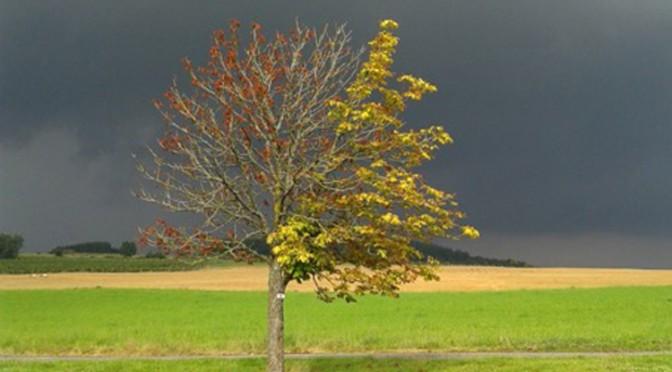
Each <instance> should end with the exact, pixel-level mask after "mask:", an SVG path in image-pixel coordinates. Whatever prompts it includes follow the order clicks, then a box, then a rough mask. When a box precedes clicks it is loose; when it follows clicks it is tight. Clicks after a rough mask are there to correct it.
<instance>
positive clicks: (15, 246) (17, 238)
mask: <svg viewBox="0 0 672 372" xmlns="http://www.w3.org/2000/svg"><path fill="white" fill-rule="evenodd" d="M22 246H23V237H22V236H21V235H18V234H0V259H10V258H17V257H19V250H21V247H22Z"/></svg>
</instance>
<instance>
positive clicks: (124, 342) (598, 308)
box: [0, 287, 672, 355]
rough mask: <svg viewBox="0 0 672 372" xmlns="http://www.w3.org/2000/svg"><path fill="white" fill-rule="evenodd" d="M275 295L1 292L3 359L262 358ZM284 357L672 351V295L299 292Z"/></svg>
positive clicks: (659, 290)
mask: <svg viewBox="0 0 672 372" xmlns="http://www.w3.org/2000/svg"><path fill="white" fill-rule="evenodd" d="M265 308H266V295H265V294H264V293H255V292H237V293H236V292H202V291H176V290H108V289H91V290H59V291H42V290H40V291H4V292H0V354H109V355H134V354H135V355H161V354H221V353H238V352H254V353H261V352H263V350H264V336H265V320H264V319H265ZM286 308H287V311H286V315H287V321H286V333H287V334H286V349H287V351H288V352H307V351H338V352H347V351H371V350H377V351H383V350H387V351H393V350H432V351H476V350H479V351H506V350H522V351H621V350H671V349H672V316H670V314H672V287H640V288H606V289H568V290H544V291H514V292H478V293H408V294H402V296H401V298H399V299H390V298H381V297H373V296H369V297H364V298H362V299H361V300H360V301H359V302H358V303H356V304H345V303H340V302H339V303H332V304H324V303H321V302H319V301H318V300H316V299H315V297H314V296H313V295H311V294H307V293H305V294H299V293H291V294H289V295H288V297H287V304H286Z"/></svg>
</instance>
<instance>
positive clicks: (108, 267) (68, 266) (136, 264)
mask: <svg viewBox="0 0 672 372" xmlns="http://www.w3.org/2000/svg"><path fill="white" fill-rule="evenodd" d="M204 264H205V263H204V262H198V263H192V262H187V261H179V260H174V259H159V258H144V257H122V256H120V255H104V254H73V255H65V256H63V257H56V256H53V255H47V254H39V255H38V254H27V255H21V256H19V258H17V259H12V260H0V274H37V273H60V272H142V271H186V270H195V269H199V268H201V267H203V266H204Z"/></svg>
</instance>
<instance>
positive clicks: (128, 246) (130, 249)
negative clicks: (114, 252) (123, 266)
mask: <svg viewBox="0 0 672 372" xmlns="http://www.w3.org/2000/svg"><path fill="white" fill-rule="evenodd" d="M119 253H120V254H121V255H122V256H124V257H132V256H135V254H136V253H138V247H137V246H136V245H135V243H134V242H123V243H121V247H119Z"/></svg>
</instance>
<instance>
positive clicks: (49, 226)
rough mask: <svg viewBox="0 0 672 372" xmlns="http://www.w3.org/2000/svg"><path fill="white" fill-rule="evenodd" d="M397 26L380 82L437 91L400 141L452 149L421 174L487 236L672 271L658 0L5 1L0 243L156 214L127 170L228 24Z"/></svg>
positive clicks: (40, 241) (516, 245)
mask: <svg viewBox="0 0 672 372" xmlns="http://www.w3.org/2000/svg"><path fill="white" fill-rule="evenodd" d="M296 17H298V18H299V19H300V20H301V21H302V22H303V23H306V24H309V25H314V26H320V25H322V24H324V23H325V22H331V23H334V22H336V23H342V22H347V23H348V25H349V27H350V28H351V30H352V31H353V36H354V43H355V44H358V45H360V44H363V43H364V42H365V41H366V40H367V39H369V38H371V37H372V36H373V35H374V34H375V32H376V26H377V22H378V21H379V20H380V19H383V18H394V19H396V20H397V21H398V22H399V23H400V29H399V30H398V35H399V36H400V38H401V43H400V46H399V49H398V54H397V58H396V65H395V69H396V70H398V71H404V72H411V73H415V74H417V75H420V76H422V77H424V78H426V79H428V80H430V81H432V82H434V83H436V84H437V85H438V86H439V92H438V93H436V94H434V95H431V96H428V97H427V99H426V100H425V101H423V103H421V104H415V105H411V106H410V107H409V111H408V115H407V118H408V122H409V125H411V126H414V127H420V126H423V125H427V124H433V123H443V124H444V125H445V126H446V129H447V130H448V131H449V133H451V134H452V135H453V137H454V138H455V140H456V143H455V144H454V145H453V146H451V147H449V148H447V149H445V150H443V151H442V152H441V153H440V154H439V156H438V158H437V159H436V160H435V161H433V163H431V165H429V166H428V167H426V168H424V170H423V172H424V174H425V175H426V177H427V178H428V179H429V180H430V181H431V182H432V183H433V184H435V185H436V186H439V187H441V188H443V189H446V190H450V191H454V192H456V193H457V195H458V197H459V199H460V201H461V204H462V207H463V209H464V210H465V211H467V212H468V214H469V222H470V223H471V224H473V225H476V226H477V227H478V228H479V229H480V230H481V232H482V236H483V238H482V239H481V240H480V241H475V242H457V243H456V242H451V243H449V244H450V245H451V246H454V247H457V248H460V249H464V250H467V251H469V252H472V253H476V254H484V255H489V256H496V257H512V258H517V259H522V260H527V261H528V262H531V263H532V264H537V265H564V266H637V267H672V218H671V217H670V211H672V196H671V192H672V104H671V103H672V73H671V72H672V2H670V1H628V2H624V1H615V0H614V1H584V0H581V1H539V0H530V1H496V0H491V1H475V0H465V1H460V2H455V1H447V0H439V1H405V0H399V1H390V0H386V1H366V2H364V1H342V0H339V1H331V2H323V1H287V2H281V1H277V2H267V1H265V2H261V1H259V2H253V1H238V2H227V1H221V0H219V1H199V2H189V1H181V2H169V1H137V0H132V1H106V2H102V1H98V2H91V1H58V2H56V1H39V2H38V1H23V0H17V1H11V0H2V1H0V231H3V232H16V233H21V234H23V235H24V237H25V239H26V248H27V249H28V250H48V249H50V248H53V247H54V246H56V245H59V244H65V243H72V242H80V241H85V240H108V241H112V242H113V243H119V242H120V241H122V240H128V239H134V238H135V237H136V229H137V227H138V226H145V225H148V224H150V223H151V222H152V221H153V220H154V218H155V217H156V216H157V214H158V213H159V211H158V210H157V209H155V208H154V207H151V206H148V205H144V204H142V202H140V201H137V200H135V199H134V198H133V197H132V196H131V194H130V190H132V189H134V188H136V186H137V185H138V182H139V177H137V175H136V172H135V169H134V165H133V164H134V163H133V161H132V159H131V153H132V152H137V151H139V150H140V149H141V147H142V145H143V144H144V143H148V142H151V141H153V138H155V137H156V135H157V133H159V131H160V130H161V129H162V122H161V119H160V116H159V115H158V113H157V112H155V110H154V108H153V106H152V105H151V100H152V99H153V98H156V97H159V96H160V95H161V94H162V92H163V91H165V88H167V86H168V85H169V83H170V82H171V80H172V78H173V77H174V76H178V77H179V76H180V74H181V68H180V63H179V60H180V58H182V57H184V56H189V57H191V58H192V59H193V60H194V61H196V62H199V61H203V60H204V57H205V56H206V55H207V48H208V45H209V42H210V33H211V31H212V30H213V29H216V28H221V27H224V26H225V25H226V23H227V22H228V20H230V19H231V18H237V19H239V20H240V21H241V22H242V23H243V24H246V23H249V22H251V21H256V22H259V23H261V24H263V25H264V28H265V30H267V31H275V30H280V31H284V30H287V29H288V28H289V27H290V26H291V24H292V23H293V22H294V20H295V18H296Z"/></svg>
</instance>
